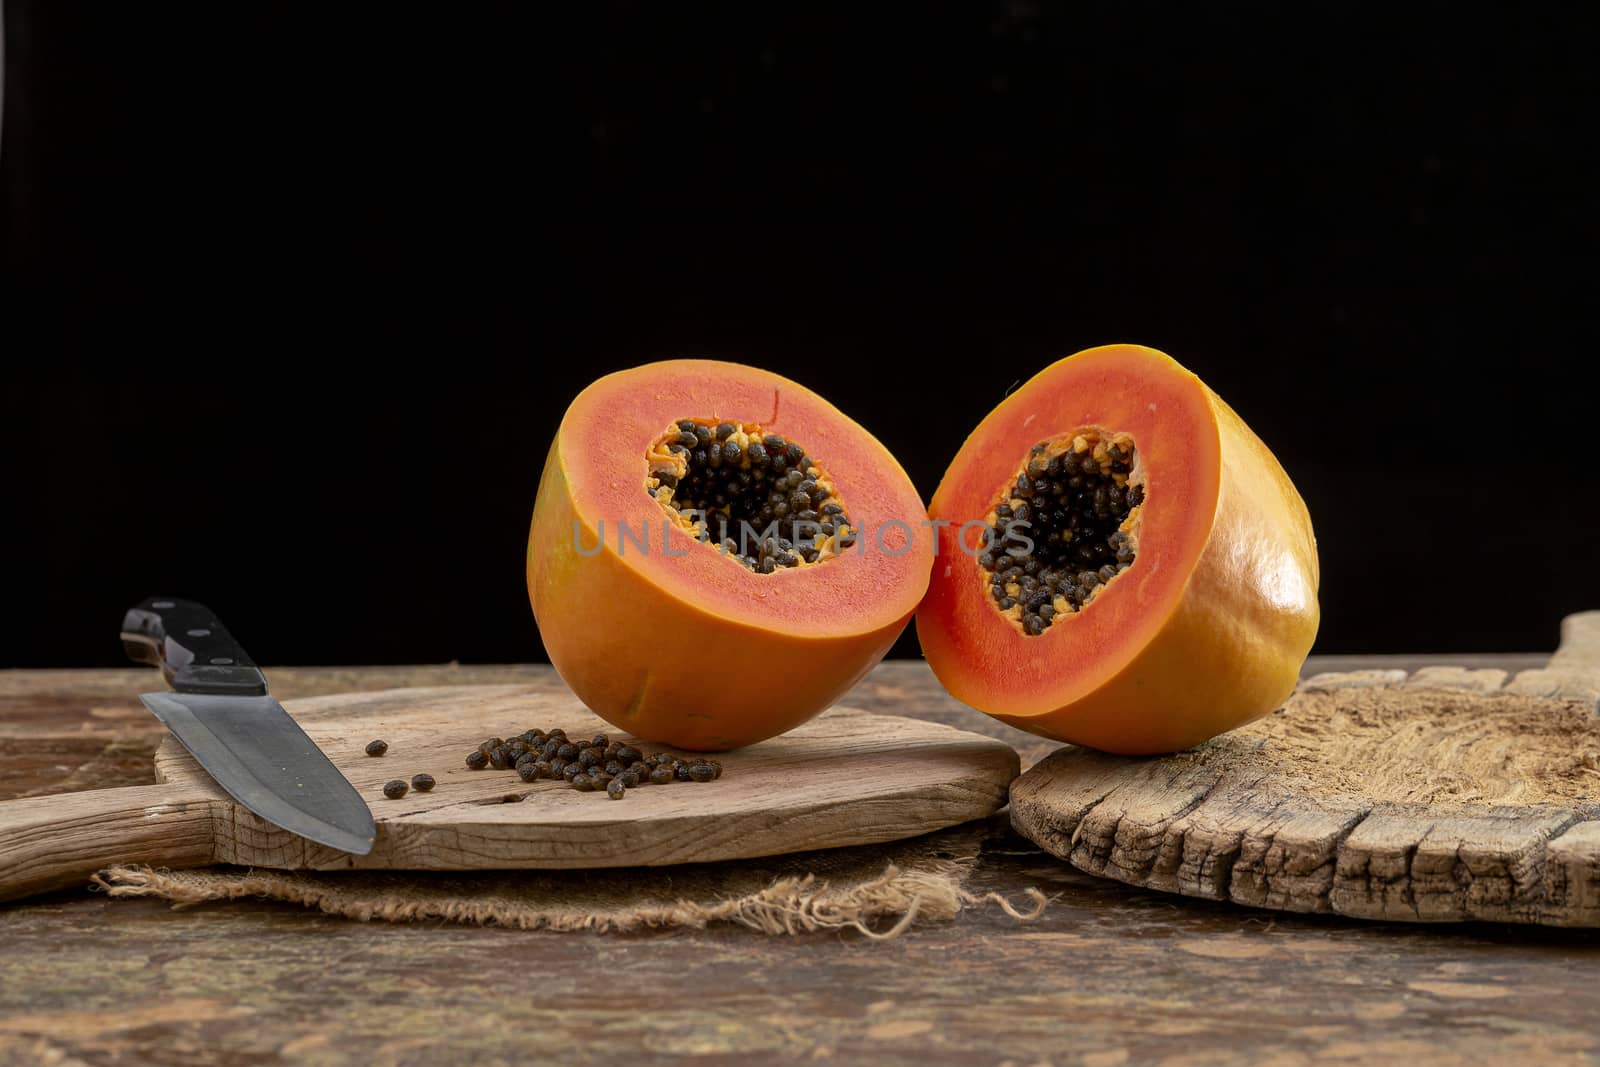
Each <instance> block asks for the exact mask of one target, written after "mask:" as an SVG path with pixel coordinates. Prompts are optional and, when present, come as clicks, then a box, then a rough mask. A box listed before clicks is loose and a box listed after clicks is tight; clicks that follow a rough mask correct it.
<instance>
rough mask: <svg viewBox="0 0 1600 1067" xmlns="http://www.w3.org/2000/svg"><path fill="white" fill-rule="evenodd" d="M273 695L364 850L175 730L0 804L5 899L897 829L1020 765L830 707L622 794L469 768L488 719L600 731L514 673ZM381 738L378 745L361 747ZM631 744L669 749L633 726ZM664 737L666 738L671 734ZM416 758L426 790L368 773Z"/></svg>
mask: <svg viewBox="0 0 1600 1067" xmlns="http://www.w3.org/2000/svg"><path fill="white" fill-rule="evenodd" d="M285 707H286V708H287V710H288V711H289V712H290V714H292V715H293V716H294V717H295V718H296V719H297V720H298V721H299V722H300V723H301V725H302V726H304V727H305V729H306V732H307V733H308V734H310V735H311V737H312V738H313V739H314V740H315V741H316V742H317V743H318V745H319V746H321V748H322V749H323V751H324V752H326V753H327V754H328V757H329V758H330V759H331V760H333V762H334V763H335V764H336V765H337V766H338V767H339V768H340V770H342V771H343V772H344V773H345V776H346V777H348V778H349V779H350V781H351V783H352V784H353V785H355V787H356V788H357V789H358V790H359V791H360V792H361V794H362V795H363V796H364V797H366V798H367V800H368V803H369V805H370V806H371V808H372V812H373V816H374V818H375V819H376V821H377V829H378V834H377V843H376V845H375V847H374V848H373V851H372V853H371V854H370V855H368V856H352V855H349V854H347V853H344V852H339V851H337V850H334V849H330V848H326V847H324V846H321V845H317V844H314V843H312V842H309V841H307V840H305V839H304V838H301V837H298V836H296V835H294V834H291V833H288V832H287V831H284V830H280V829H278V828H277V827H275V826H272V825H271V824H269V823H267V822H265V821H263V820H261V819H260V818H258V817H256V816H255V815H253V814H252V813H250V812H249V811H247V810H245V809H244V808H241V807H239V806H238V805H236V804H235V803H234V802H233V801H232V800H231V799H230V798H229V797H228V796H227V795H226V794H225V793H223V792H222V791H221V789H220V788H218V786H217V785H216V783H215V782H213V781H212V780H211V779H210V777H209V776H208V775H206V774H205V772H204V771H202V770H201V769H200V767H199V766H198V765H197V764H196V763H195V762H194V760H193V758H192V757H191V756H190V755H189V754H188V753H187V752H186V751H185V750H184V749H183V748H182V747H181V746H180V745H178V743H177V742H176V741H175V740H173V739H171V738H168V739H167V740H165V741H163V742H162V744H161V747H160V749H159V750H158V751H157V753H156V775H157V778H158V780H159V781H158V784H155V785H143V786H131V787H126V788H120V789H100V790H89V791H83V792H76V793H69V794H62V795H56V796H42V797H33V798H28V799H21V800H11V801H5V802H0V900H4V899H7V898H9V897H16V896H21V895H25V894H29V893H34V892H39V891H42V890H45V889H49V888H55V887H59V886H63V885H72V884H82V883H83V882H85V881H86V880H87V878H88V876H89V875H91V874H92V873H93V872H94V871H95V870H97V869H99V868H100V867H103V866H106V865H109V864H113V863H149V864H152V865H157V866H167V867H185V866H202V865H205V864H209V863H234V864H242V865H250V866H265V867H286V868H314V869H319V870H328V869H342V868H363V869H370V868H395V869H405V870H471V869H479V868H484V869H522V868H545V869H550V868H574V867H579V868H587V867H619V866H662V865H668V864H679V863H697V862H706V861H714V860H724V859H740V858H748V857H755V856H770V855H775V854H778V853H784V852H801V851H809V850H812V849H821V848H834V847H838V846H842V845H856V844H867V843H872V842H881V841H892V840H899V839H901V838H906V837H913V836H915V835H918V834H923V833H928V832H929V831H932V830H937V829H941V828H943V827H946V826H953V825H955V824H957V823H962V822H966V821H968V820H971V819H981V818H984V817H986V816H988V815H991V814H993V813H994V812H995V811H997V810H999V808H1000V807H1001V806H1002V805H1003V804H1004V803H1005V798H1006V787H1007V785H1008V784H1009V783H1010V781H1011V780H1012V778H1014V777H1015V776H1016V774H1017V771H1018V769H1019V766H1018V757H1017V754H1016V752H1015V751H1014V750H1013V749H1012V748H1011V747H1010V746H1009V745H1007V744H1006V743H1005V742H1003V741H997V740H995V739H993V738H989V737H983V736H980V735H978V734H973V733H969V732H967V731H964V730H958V729H955V728H953V727H950V726H943V725H940V724H937V723H931V722H922V721H918V720H916V719H911V718H905V717H900V716H885V715H877V714H873V713H871V712H867V711H862V710H859V709H856V708H849V707H837V708H834V709H832V710H830V711H828V712H826V713H825V714H823V715H821V716H819V717H817V718H816V719H814V720H812V721H811V722H810V723H807V724H806V725H804V726H802V727H800V728H799V729H796V730H793V731H791V732H790V733H788V734H785V735H784V736H782V737H778V738H774V739H772V740H770V741H766V742H763V743H761V744H759V745H752V746H750V747H749V748H745V749H741V750H738V751H735V752H729V753H723V754H721V755H719V756H718V759H719V760H720V761H721V762H722V764H723V766H724V768H725V771H724V774H723V776H722V777H721V778H719V779H718V780H716V781H714V782H708V783H681V782H680V783H674V784H673V785H670V786H642V787H638V788H636V789H633V790H629V792H628V794H627V796H626V797H624V798H623V799H622V800H620V801H612V800H610V799H609V798H607V797H606V796H605V794H603V793H580V792H578V791H576V790H574V789H571V788H570V787H568V786H567V785H566V783H564V782H550V781H539V782H532V783H528V782H523V781H522V780H521V779H520V778H519V777H518V776H517V774H516V773H515V772H513V771H496V770H482V771H473V770H469V769H468V768H467V767H466V766H465V763H464V758H463V757H464V756H465V754H466V753H467V752H469V751H470V750H471V749H473V748H474V747H475V746H476V745H477V744H478V742H480V741H482V740H483V739H484V738H486V737H491V736H509V735H511V734H513V733H520V732H521V731H523V730H525V729H528V728H529V727H534V726H539V727H544V728H547V729H548V728H554V727H557V726H559V727H562V728H563V729H565V730H566V731H567V732H568V734H569V735H570V736H572V737H574V738H579V737H591V736H593V735H595V734H597V733H602V732H606V733H608V734H609V735H610V736H611V737H612V738H614V739H617V740H627V741H634V740H635V739H633V738H631V737H629V736H628V735H626V734H622V733H619V732H617V731H616V730H615V729H612V728H610V727H608V726H607V724H606V723H604V722H602V721H601V720H600V719H598V718H596V717H595V716H594V715H593V714H592V713H591V712H590V711H589V710H588V709H587V708H585V707H584V706H583V704H582V703H581V702H579V701H578V699H577V698H576V697H574V696H572V695H571V694H570V693H565V694H562V693H551V692H549V691H548V690H547V688H546V687H542V686H528V685H501V686H465V687H463V686H451V687H436V688H411V689H397V690H388V691H380V692H375V693H343V694H337V695H333V696H322V697H310V698H307V699H303V700H290V701H288V702H286V704H285ZM375 738H382V739H384V740H386V741H387V742H388V743H389V750H388V754H387V755H385V756H383V757H381V758H372V757H368V756H367V755H366V754H365V752H364V749H365V746H366V744H367V742H368V741H371V740H373V739H375ZM636 743H638V744H639V745H640V747H641V748H643V749H644V750H645V751H646V752H652V751H660V750H663V749H664V748H665V746H661V745H653V744H649V743H647V742H636ZM668 751H670V749H668ZM421 772H427V773H429V774H432V775H433V776H434V777H435V778H436V779H437V781H438V784H437V785H436V786H435V788H434V789H433V790H432V791H431V792H428V793H419V792H415V791H413V792H411V793H409V794H407V795H406V796H405V797H404V798H402V799H400V800H388V799H386V798H385V797H384V796H383V794H382V788H383V784H384V783H385V782H387V781H389V780H391V779H395V778H402V779H410V778H411V776H412V775H414V774H417V773H421Z"/></svg>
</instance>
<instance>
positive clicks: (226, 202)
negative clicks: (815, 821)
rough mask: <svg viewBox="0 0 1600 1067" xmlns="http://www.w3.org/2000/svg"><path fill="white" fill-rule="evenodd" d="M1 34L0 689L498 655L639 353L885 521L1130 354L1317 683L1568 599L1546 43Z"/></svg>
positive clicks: (1484, 643)
mask: <svg viewBox="0 0 1600 1067" xmlns="http://www.w3.org/2000/svg"><path fill="white" fill-rule="evenodd" d="M6 7H7V11H6V15H7V22H8V24H7V51H8V56H7V59H8V63H7V73H6V99H5V108H6V114H5V128H4V143H3V170H4V196H5V205H6V214H7V216H8V229H7V231H6V238H7V246H6V263H7V270H8V284H7V288H6V295H7V303H8V308H9V310H7V312H6V313H5V316H4V322H3V332H0V345H3V358H4V365H5V370H4V397H5V399H4V411H3V416H4V433H5V435H6V438H7V440H6V441H5V452H4V456H5V459H4V463H5V465H6V472H5V482H4V489H5V497H4V499H5V502H6V503H5V515H6V518H5V521H4V524H3V525H4V528H5V530H4V534H3V537H4V538H5V544H4V550H5V563H4V568H5V579H4V588H5V589H6V591H7V594H8V595H7V602H8V605H9V610H8V611H7V612H6V621H5V623H4V624H3V625H4V627H5V632H4V633H3V634H0V637H3V645H0V648H3V651H0V665H7V666H47V665H91V664H106V665H110V664H116V663H119V662H120V653H119V649H118V646H117V644H116V642H115V640H114V636H113V635H114V627H115V626H116V623H117V621H118V620H119V618H120V615H121V611H122V609H123V608H124V607H126V606H127V605H128V604H129V603H131V602H133V601H135V600H137V599H139V598H140V597H143V596H145V595H146V594H148V593H150V592H153V591H161V592H167V593H176V594H179V595H185V596H190V597H194V598H198V599H203V600H206V601H208V602H210V603H211V605H212V606H213V607H215V608H216V609H218V611H219V613H220V614H221V615H222V617H223V618H225V619H227V620H230V621H231V623H232V626H233V629H234V630H235V632H236V633H237V634H239V636H240V637H241V638H243V639H244V641H245V643H246V645H247V647H249V648H250V649H251V650H252V651H253V653H254V654H255V656H256V657H257V658H258V659H260V660H262V661H263V662H265V663H269V664H271V663H288V662H292V663H346V662H350V663H354V662H401V661H442V660H448V659H451V658H458V659H461V660H463V661H498V660H528V659H536V658H539V657H540V656H541V654H542V653H541V649H540V645H539V641H538V636H537V633H536V631H535V628H534V626H533V620H532V616H531V613H530V611H529V609H528V605H527V599H526V594H525V591H524V587H523V573H522V567H523V549H524V543H525V538H526V530H527V521H528V517H529V513H530V511H531V508H532V505H533V495H534V488H535V485H536V483H537V479H538V475H539V470H540V466H541V463H542V461H543V458H544V452H545V448H546V447H547V445H548V442H549V439H550V434H551V432H552V429H553V426H554V424H555V421H556V420H557V419H558V418H559V416H560V414H561V412H562V410H563V409H564V408H565V406H566V404H567V402H568V401H569V400H570V399H571V397H572V395H573V394H574V393H575V392H576V391H577V390H578V389H579V388H580V387H581V386H582V385H583V384H585V383H587V382H588V381H589V380H591V379H593V378H594V377H597V376H598V375H600V374H602V373H604V372H606V371H609V370H612V369H615V368H619V367H624V366H629V365H633V364H636V363H640V362H644V361H647V360H650V359H654V358H661V357H667V356H675V355H705V356H713V357H720V358H728V359H736V360H741V361H745V362H750V363H754V364H757V365H760V366H764V367H769V368H772V369H775V370H779V371H783V372H785V373H788V374H790V375H791V376H793V377H796V378H798V379H799V380H800V381H802V382H804V383H806V384H808V385H811V386H813V387H815V388H817V389H819V390H820V391H822V392H824V393H825V394H826V395H827V396H829V397H830V398H831V399H832V400H834V401H835V402H836V403H837V404H839V406H840V407H842V408H843V409H844V410H845V411H846V412H848V413H850V414H851V415H853V416H854V417H856V418H857V419H858V420H860V421H861V422H863V423H864V424H866V425H867V426H868V427H869V428H871V429H873V430H874V432H876V433H877V434H878V436H879V437H880V438H881V439H882V440H883V441H884V442H885V443H886V444H887V445H888V446H889V447H890V448H891V449H893V450H894V451H895V452H896V453H897V454H898V455H899V456H900V458H901V459H902V461H903V462H904V464H905V466H906V468H907V469H908V471H909V472H910V473H911V475H912V477H913V478H914V479H915V481H916V483H917V485H918V486H919V488H920V489H921V490H922V492H923V494H924V496H926V495H928V494H931V492H932V490H933V488H934V486H935V485H936V484H937V482H938V479H939V477H940V475H941V473H942V472H943V470H944V466H945V464H946V463H947V462H948V460H949V459H950V457H951V456H952V455H953V454H954V452H955V450H956V448H957V447H958V446H959V444H960V442H961V439H962V437H963V436H964V434H965V432H966V431H967V430H968V429H969V428H970V427H972V426H973V425H975V424H976V422H977V421H978V420H979V419H980V418H981V417H982V416H983V415H984V413H985V412H987V411H988V409H989V408H990V407H991V406H992V405H993V404H994V403H996V402H997V401H998V400H999V399H1000V398H1001V396H1002V395H1003V394H1004V393H1005V392H1006V390H1007V389H1008V388H1009V387H1010V386H1011V385H1012V384H1013V383H1014V382H1015V381H1017V380H1018V379H1025V378H1027V377H1028V376H1030V375H1031V374H1033V373H1034V372H1036V371H1037V370H1039V369H1040V368H1041V367H1043V366H1044V365H1045V364H1046V363H1048V362H1050V361H1051V360H1053V359H1055V358H1057V357H1059V356H1062V355H1065V354H1067V353H1070V352H1073V351H1075V350H1077V349H1079V348H1083V347H1086V346H1089V345H1093V344H1100V343H1105V342H1108V341H1115V340H1125V341H1138V342H1142V343H1145V344H1150V345H1154V346H1156V347H1159V348H1162V349H1164V350H1166V351H1168V352H1170V353H1172V354H1173V355H1175V356H1176V357H1177V358H1179V359H1180V360H1181V361H1183V362H1184V363H1186V364H1187V365H1188V366H1189V367H1190V368H1192V369H1193V370H1195V371H1196V372H1197V373H1199V374H1200V375H1201V376H1202V377H1203V378H1205V379H1206V380H1207V382H1208V383H1210V384H1211V385H1212V386H1213V387H1214V388H1215V389H1216V390H1217V391H1218V392H1220V393H1221V394H1222V395H1223V396H1224V397H1225V398H1226V399H1227V400H1228V401H1229V402H1230V403H1231V404H1232V405H1233V406H1234V407H1235V408H1236V409H1237V410H1238V411H1239V412H1240V413H1241V414H1242V415H1243V416H1244V417H1245V419H1246V420H1247V421H1249V422H1250V423H1251V424H1252V425H1253V426H1254V427H1255V429H1256V430H1257V431H1258V432H1259V433H1260V435H1261V436H1262V437H1263V438H1264V439H1265V440H1266V441H1267V442H1268V444H1269V445H1270V446H1271V447H1272V448H1273V449H1274V450H1275V451H1276V453H1277V454H1278V456H1279V458H1280V459H1281V460H1282V461H1283V463H1284V465H1285V466H1286V467H1287V469H1288V470H1289V471H1290V473H1291V474H1292V475H1293V476H1294V477H1295V479H1296V481H1297V482H1298V484H1299V486H1300V489H1301V491H1302V492H1303V494H1304V496H1305V498H1306V500H1307V502H1308V504H1309V505H1310V508H1311V513H1312V516H1313V518H1314V520H1315V523H1316V528H1317V533H1318V535H1319V540H1320V545H1321V557H1322V566H1323V588H1322V603H1323V609H1324V621H1323V627H1322V634H1321V638H1320V641H1319V646H1318V647H1319V649H1320V650H1321V651H1328V652H1366V651H1440V650H1460V651H1466V650H1540V649H1548V648H1550V647H1552V646H1553V645H1554V642H1555V638H1556V624H1557V621H1558V619H1559V617H1560V616H1561V615H1562V613H1564V612H1569V611H1573V610H1577V609H1581V608H1585V607H1592V606H1597V605H1600V581H1597V579H1600V562H1597V559H1596V555H1595V553H1594V552H1593V551H1592V544H1593V531H1594V530H1595V529H1596V527H1597V522H1600V504H1597V498H1596V495H1595V494H1594V492H1593V489H1594V478H1593V475H1592V473H1591V472H1592V470H1593V467H1592V464H1593V462H1594V459H1593V455H1592V453H1591V449H1590V441H1591V433H1592V427H1593V426H1594V425H1595V398H1594V394H1593V393H1592V392H1591V391H1590V390H1589V389H1587V388H1584V387H1580V385H1579V384H1578V382H1577V381H1575V380H1574V378H1573V375H1574V374H1575V373H1576V372H1578V371H1579V370H1580V369H1587V368H1589V367H1591V366H1592V365H1593V363H1594V358H1595V352H1596V341H1597V340H1600V338H1597V336H1596V333H1597V331H1596V327H1595V315H1594V298H1595V282H1596V273H1597V272H1596V269H1595V251H1596V242H1595V238H1596V236H1597V234H1596V229H1597V224H1596V205H1597V196H1596V190H1597V188H1600V186H1597V182H1600V166H1597V151H1600V150H1597V144H1596V133H1595V129H1596V121H1595V120H1596V109H1595V104H1596V96H1597V93H1596V73H1595V71H1596V64H1595V62H1594V59H1593V55H1592V43H1593V39H1594V38H1593V33H1592V31H1593V29H1594V27H1593V26H1590V25H1579V24H1578V22H1577V18H1578V16H1576V15H1575V14H1573V13H1572V12H1574V11H1576V6H1573V7H1572V8H1569V9H1567V10H1566V13H1563V12H1562V11H1560V10H1558V9H1557V8H1556V7H1549V8H1544V9H1543V10H1530V11H1525V12H1515V11H1502V12H1498V13H1495V14H1484V13H1480V12H1478V11H1477V10H1476V9H1475V8H1474V7H1472V6H1470V5H1461V4H1437V5H1398V6H1393V7H1391V6H1388V5H1385V6H1382V7H1379V6H1376V5H1374V6H1362V5H1341V6H1339V7H1338V8H1333V7H1328V8H1321V7H1316V6H1300V5H1293V6H1292V13H1291V12H1290V11H1289V9H1288V8H1285V10H1284V11H1283V12H1279V11H1278V10H1277V5H1273V6H1272V7H1268V6H1266V5H1263V6H1261V7H1254V6H1251V7H1233V8H1231V9H1229V10H1221V11H1219V10H1215V9H1214V8H1211V7H1206V9H1205V10H1204V11H1203V12H1200V11H1198V10H1197V11H1196V13H1195V14H1192V15H1179V14H1175V13H1174V12H1167V13H1165V14H1160V15H1158V14H1157V13H1156V12H1155V11H1152V10H1149V9H1141V10H1132V9H1130V8H1129V7H1128V6H1125V5H1121V4H1113V5H1067V6H1061V7H1055V6H1051V5H1042V4H1040V5H1035V4H1032V3H1021V2H1011V3H987V4H986V3H974V4H957V5H938V4H925V3H912V4H898V5H897V4H860V5H849V6H847V7H845V8H842V9H840V10H838V11H835V12H827V11H826V10H825V9H823V8H820V7H816V6H813V5H786V6H784V7H782V8H781V9H780V8H778V7H773V6H764V5H750V4H736V5H729V6H727V7H725V8H721V9H713V8H704V7H698V6H694V7H691V6H689V5H679V4H652V5H639V6H637V7H634V6H619V5H610V4H594V5H559V6H552V8H551V9H550V10H546V9H545V8H544V6H543V5H534V4H510V3H495V4H471V3H450V4H432V5H405V6H404V8H403V9H402V8H401V7H399V6H396V5H370V6H364V7H348V8H347V6H346V5H328V4H305V5H295V4H288V3H274V2H257V3H251V4H239V3H226V2H222V3H216V4H209V5H206V4H200V5H196V4H191V3H176V2H169V3H162V2H156V0H145V2H141V3H138V4H125V3H118V4H104V5H86V4H74V3H50V2H45V0H9V2H8V3H7V5H6ZM915 651H916V646H915V643H914V641H913V640H912V638H911V637H910V635H909V633H908V635H907V637H906V638H904V639H903V640H902V643H901V645H900V646H899V652H901V653H902V654H912V655H914V654H915Z"/></svg>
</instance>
